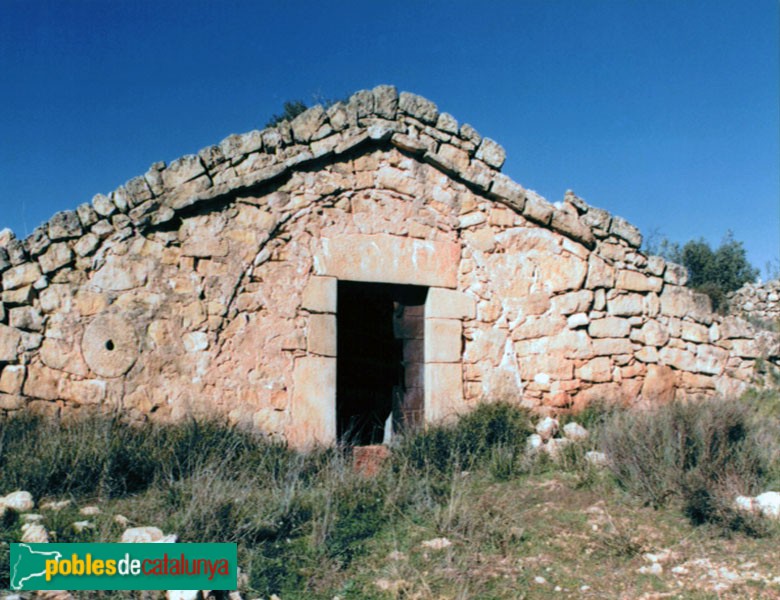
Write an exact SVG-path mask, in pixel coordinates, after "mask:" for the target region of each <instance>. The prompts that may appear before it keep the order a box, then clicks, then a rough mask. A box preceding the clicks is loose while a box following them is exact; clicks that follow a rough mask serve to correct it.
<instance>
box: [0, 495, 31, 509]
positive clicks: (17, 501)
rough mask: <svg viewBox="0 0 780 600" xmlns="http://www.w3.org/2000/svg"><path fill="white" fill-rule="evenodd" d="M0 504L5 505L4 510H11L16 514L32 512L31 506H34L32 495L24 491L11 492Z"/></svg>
mask: <svg viewBox="0 0 780 600" xmlns="http://www.w3.org/2000/svg"><path fill="white" fill-rule="evenodd" d="M0 504H3V505H5V507H6V508H12V509H13V510H15V511H17V512H26V511H28V510H32V509H33V506H35V503H34V502H33V497H32V494H31V493H30V492H24V491H18V492H11V493H10V494H8V495H7V496H6V497H5V498H3V499H2V500H0Z"/></svg>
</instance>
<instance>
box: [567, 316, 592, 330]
mask: <svg viewBox="0 0 780 600" xmlns="http://www.w3.org/2000/svg"><path fill="white" fill-rule="evenodd" d="M588 323H590V319H589V318H588V315H586V314H585V313H575V314H573V315H571V316H570V317H569V318H568V319H566V324H567V325H568V326H569V329H577V328H578V327H584V326H585V325H587V324H588Z"/></svg>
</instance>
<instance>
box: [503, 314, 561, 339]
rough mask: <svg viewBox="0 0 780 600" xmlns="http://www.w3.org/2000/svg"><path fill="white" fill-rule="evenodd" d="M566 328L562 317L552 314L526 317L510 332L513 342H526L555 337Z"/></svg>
mask: <svg viewBox="0 0 780 600" xmlns="http://www.w3.org/2000/svg"><path fill="white" fill-rule="evenodd" d="M565 327H566V319H565V318H564V317H563V316H560V315H556V314H552V315H542V316H539V317H528V318H527V319H526V320H525V321H523V323H522V324H521V325H518V326H517V327H515V328H514V329H513V330H512V339H513V340H528V339H535V338H542V337H549V336H553V335H556V334H558V333H560V332H561V331H563V329H564V328H565Z"/></svg>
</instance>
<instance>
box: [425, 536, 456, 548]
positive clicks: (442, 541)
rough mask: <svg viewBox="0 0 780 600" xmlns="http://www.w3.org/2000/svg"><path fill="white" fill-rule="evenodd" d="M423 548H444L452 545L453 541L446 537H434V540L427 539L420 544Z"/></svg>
mask: <svg viewBox="0 0 780 600" xmlns="http://www.w3.org/2000/svg"><path fill="white" fill-rule="evenodd" d="M420 545H421V546H422V547H423V548H430V549H431V550H443V549H444V548H448V547H449V546H452V542H451V541H449V540H448V539H447V538H445V537H441V538H433V539H432V540H425V541H424V542H423V543H422V544H420Z"/></svg>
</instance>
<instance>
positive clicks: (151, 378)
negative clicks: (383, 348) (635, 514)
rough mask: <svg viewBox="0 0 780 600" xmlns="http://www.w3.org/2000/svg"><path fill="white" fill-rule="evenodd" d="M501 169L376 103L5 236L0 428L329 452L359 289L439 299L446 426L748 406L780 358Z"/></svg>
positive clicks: (431, 401) (219, 151)
mask: <svg viewBox="0 0 780 600" xmlns="http://www.w3.org/2000/svg"><path fill="white" fill-rule="evenodd" d="M504 159H505V155H504V150H503V149H502V148H501V146H500V145H498V144H497V143H496V142H494V141H492V140H490V139H488V138H482V137H481V136H480V135H479V134H478V133H477V132H476V131H475V130H474V129H473V128H472V127H470V126H469V125H466V124H464V125H459V124H458V122H457V121H456V120H455V119H454V118H453V117H452V116H450V115H448V114H446V113H440V112H439V111H438V109H437V107H436V105H435V104H433V103H432V102H430V101H428V100H425V99H424V98H421V97H419V96H416V95H413V94H408V93H401V94H398V93H397V92H396V90H395V88H393V87H391V86H379V87H377V88H375V89H374V90H371V91H361V92H358V93H356V94H355V95H353V96H352V97H351V98H350V99H349V101H348V102H346V103H337V104H335V105H334V106H332V107H330V108H328V109H327V110H326V109H324V108H322V107H319V106H317V107H314V108H312V109H309V110H308V111H306V112H305V113H303V114H301V115H300V116H298V117H296V118H295V119H294V120H293V121H292V122H289V123H288V122H284V123H281V124H279V125H278V126H277V127H274V128H270V129H266V130H263V131H252V132H249V133H247V134H243V135H233V136H230V137H228V138H226V139H225V140H223V141H222V142H221V143H220V144H219V145H215V146H211V147H209V148H205V149H203V150H201V151H200V152H199V153H198V154H197V155H192V156H185V157H183V158H180V159H178V160H176V161H174V162H173V163H171V164H170V165H166V164H164V163H155V164H153V165H152V166H151V168H150V169H149V171H147V173H146V174H144V175H143V176H140V177H137V178H135V179H132V180H131V181H129V182H127V183H126V184H125V185H124V186H122V187H120V188H119V189H117V190H115V191H114V192H112V193H110V194H108V195H102V194H98V195H97V196H95V198H94V199H93V201H92V202H91V203H89V204H83V205H81V206H79V207H78V208H77V209H76V210H75V211H66V212H62V213H58V214H57V215H55V216H54V217H53V218H52V219H51V220H50V221H49V222H48V223H46V224H45V225H43V226H41V227H39V228H38V229H36V230H35V232H33V234H32V235H31V236H29V237H28V238H27V239H26V240H18V239H16V238H15V237H14V236H13V234H11V233H10V232H8V231H5V232H4V233H3V234H0V273H1V276H2V303H0V410H2V411H3V413H4V414H12V413H14V412H17V411H20V410H33V411H38V412H42V413H45V414H52V415H61V416H71V415H78V414H79V413H81V412H84V411H85V410H89V409H92V408H94V407H102V408H105V409H109V410H116V411H120V412H121V413H123V414H125V415H128V416H129V417H132V418H136V419H148V418H159V419H179V418H183V417H186V416H189V415H196V416H204V415H205V416H211V417H214V416H223V417H224V418H226V419H228V420H229V421H230V422H232V423H241V424H246V425H249V426H252V427H254V428H256V429H258V430H260V431H264V432H267V433H269V434H274V435H279V436H282V437H285V438H286V439H288V440H290V441H291V442H292V443H295V444H298V445H305V444H307V443H311V442H312V441H321V442H330V441H333V439H334V437H335V429H334V428H335V425H334V418H333V414H332V413H333V410H334V408H333V407H334V394H335V377H336V375H335V372H336V361H337V357H336V353H337V345H336V339H337V329H338V319H337V314H338V307H337V305H336V289H337V282H338V281H339V280H355V281H374V282H377V281H381V282H386V283H402V284H411V285H420V286H426V287H427V288H428V297H427V300H426V305H425V310H424V314H423V315H422V317H421V318H422V319H423V324H422V325H421V328H420V329H419V331H420V332H424V335H422V334H421V335H420V336H419V338H420V339H415V338H416V334H408V335H406V337H407V338H409V340H407V343H406V346H405V349H404V353H405V357H404V358H405V360H406V361H407V362H408V363H409V364H413V365H419V368H414V369H408V370H407V373H406V377H407V382H406V384H407V386H409V387H410V388H415V389H420V390H423V389H424V394H425V396H424V399H423V400H421V402H422V403H423V404H424V409H423V410H424V417H425V419H426V420H428V421H433V420H437V419H440V418H445V417H447V416H449V415H451V414H454V413H458V412H462V411H464V410H468V409H469V407H471V406H473V405H474V404H475V403H477V402H480V401H484V400H492V399H506V400H510V401H516V402H519V403H521V404H523V405H526V406H529V407H532V408H535V409H538V410H540V411H542V412H555V411H559V410H565V409H570V408H581V407H583V406H585V405H586V404H588V403H589V402H592V401H594V400H600V399H605V400H609V401H618V402H624V403H634V402H641V401H644V402H663V401H667V400H669V399H671V398H674V397H683V398H694V397H702V396H712V395H715V394H736V393H739V392H740V391H741V390H742V389H744V387H745V386H747V385H748V384H750V383H751V381H752V378H753V368H754V363H755V360H756V359H757V358H758V357H760V356H768V357H773V356H777V355H778V352H777V338H776V337H772V336H770V335H768V334H767V335H765V336H764V337H761V336H757V335H756V332H755V330H754V329H753V328H752V327H751V325H749V324H748V323H746V322H745V321H742V320H740V319H738V318H734V317H721V316H718V315H715V314H713V313H712V310H711V307H710V304H709V300H708V298H707V297H706V296H704V295H700V294H695V293H693V292H692V291H691V290H689V289H687V288H686V287H684V284H685V280H686V273H685V270H684V269H683V268H681V267H680V266H678V265H674V264H671V263H666V262H665V261H664V260H663V259H662V258H659V257H654V256H651V257H648V256H645V255H643V254H642V253H641V252H640V251H639V247H640V245H641V240H642V237H641V234H640V232H639V231H638V230H637V229H636V228H635V227H634V226H632V225H631V224H629V223H627V222H626V221H625V220H624V219H622V218H620V217H617V216H613V215H610V214H609V213H607V212H606V211H604V210H601V209H598V208H595V207H592V206H589V205H588V204H586V203H585V202H584V201H583V200H582V199H580V198H578V197H577V196H576V195H574V194H573V193H568V194H567V195H566V197H565V198H564V200H563V201H562V202H561V203H558V204H551V203H549V202H547V201H546V200H545V199H543V198H541V197H540V196H538V195H537V194H535V193H534V192H532V191H530V190H526V189H524V188H523V187H522V186H520V185H519V184H517V183H515V182H514V181H512V180H510V179H509V178H508V177H506V176H505V175H503V174H501V173H500V168H501V166H502V164H503V163H504ZM423 325H424V326H423ZM415 331H417V330H415ZM407 355H408V356H407Z"/></svg>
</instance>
